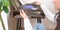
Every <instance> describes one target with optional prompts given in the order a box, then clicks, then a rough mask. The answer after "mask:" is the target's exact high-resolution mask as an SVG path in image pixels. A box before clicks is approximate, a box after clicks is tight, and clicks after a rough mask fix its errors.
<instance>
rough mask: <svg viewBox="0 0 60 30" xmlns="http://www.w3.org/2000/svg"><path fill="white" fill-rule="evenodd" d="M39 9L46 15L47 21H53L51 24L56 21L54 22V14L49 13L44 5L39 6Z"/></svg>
mask: <svg viewBox="0 0 60 30" xmlns="http://www.w3.org/2000/svg"><path fill="white" fill-rule="evenodd" d="M41 8H42V10H43V12H44V14H45V15H46V17H47V18H48V19H49V20H51V21H53V22H56V21H55V20H54V16H55V14H53V13H51V12H50V11H49V10H48V8H47V7H46V6H45V5H41Z"/></svg>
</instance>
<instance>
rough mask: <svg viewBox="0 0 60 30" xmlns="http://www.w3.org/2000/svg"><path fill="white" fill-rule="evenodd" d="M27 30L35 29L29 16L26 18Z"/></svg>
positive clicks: (25, 26)
mask: <svg viewBox="0 0 60 30" xmlns="http://www.w3.org/2000/svg"><path fill="white" fill-rule="evenodd" d="M24 28H25V30H33V28H32V25H31V23H30V20H29V19H28V18H26V19H24Z"/></svg>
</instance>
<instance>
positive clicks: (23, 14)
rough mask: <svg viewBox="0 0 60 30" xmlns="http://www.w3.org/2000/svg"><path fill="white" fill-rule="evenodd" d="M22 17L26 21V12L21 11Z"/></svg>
mask: <svg viewBox="0 0 60 30" xmlns="http://www.w3.org/2000/svg"><path fill="white" fill-rule="evenodd" d="M20 16H21V17H22V18H24V19H26V18H28V16H27V14H26V13H25V12H24V10H20Z"/></svg>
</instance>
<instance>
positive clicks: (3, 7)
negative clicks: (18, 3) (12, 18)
mask: <svg viewBox="0 0 60 30" xmlns="http://www.w3.org/2000/svg"><path fill="white" fill-rule="evenodd" d="M9 5H10V3H9V0H0V21H1V23H2V27H3V30H5V26H4V22H3V20H2V17H1V12H2V11H4V12H5V13H8V12H9V11H8V10H9V9H8V6H9Z"/></svg>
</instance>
